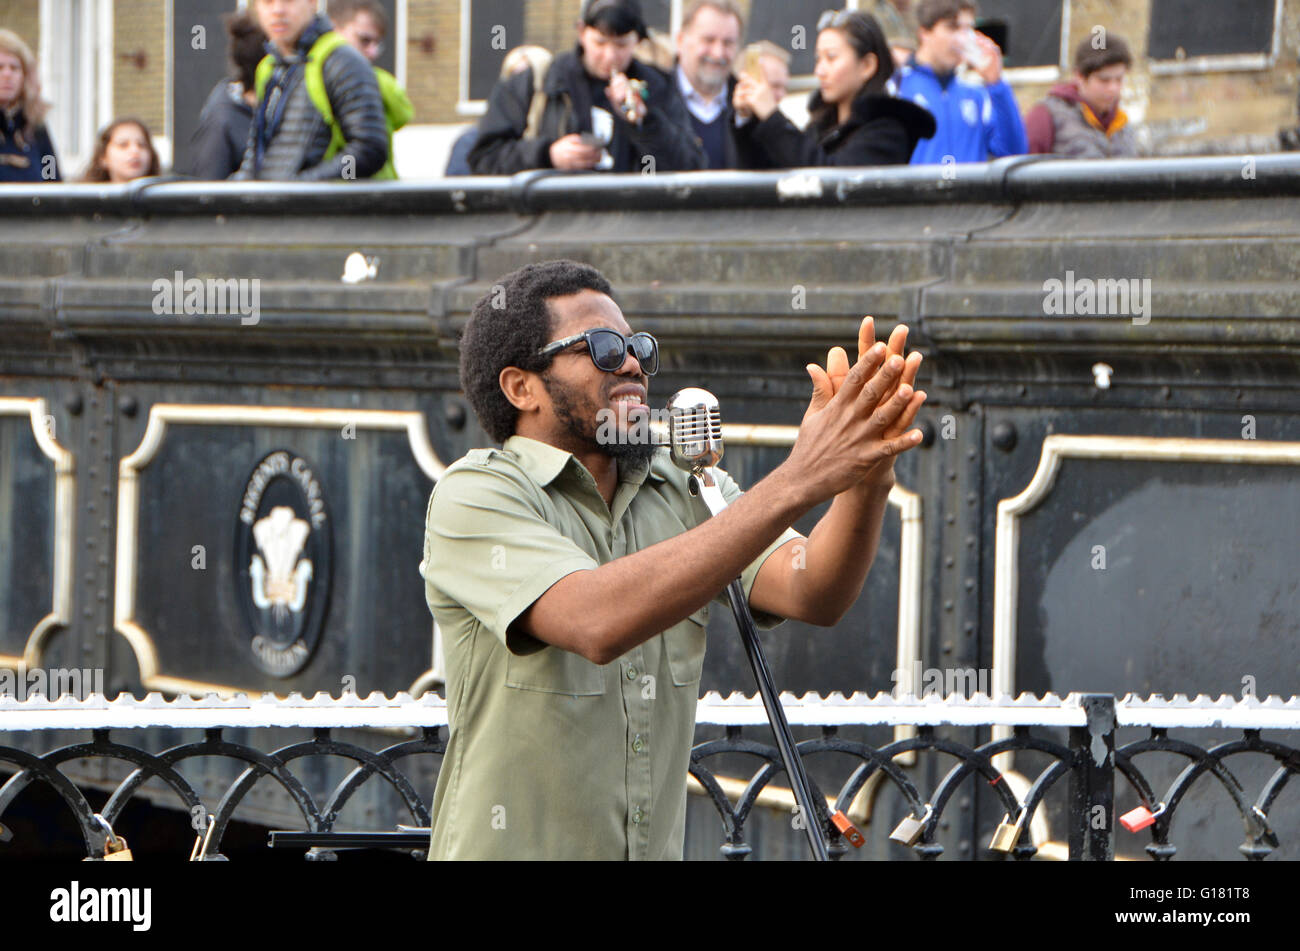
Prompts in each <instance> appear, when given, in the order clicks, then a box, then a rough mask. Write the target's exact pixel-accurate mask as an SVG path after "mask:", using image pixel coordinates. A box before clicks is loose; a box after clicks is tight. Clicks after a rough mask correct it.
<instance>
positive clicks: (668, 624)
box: [420, 261, 925, 859]
mask: <svg viewBox="0 0 1300 951" xmlns="http://www.w3.org/2000/svg"><path fill="white" fill-rule="evenodd" d="M906 337H907V331H906V328H904V327H901V326H900V327H899V328H897V329H896V330H895V331H894V333H893V334H892V335H891V337H890V341H889V343H888V345H886V344H884V343H875V342H874V329H873V325H872V321H871V319H870V318H867V319H866V320H864V321H863V323H862V328H861V331H860V334H859V340H858V346H859V354H858V361H857V363H856V364H854V366H853V367H852V368H851V369H850V367H849V365H848V357H847V355H846V354H845V353H844V351H843V350H842V349H840V348H838V347H837V348H834V349H833V350H832V351H831V353H830V354H829V356H828V359H827V366H826V367H825V368H824V369H823V368H822V367H818V366H816V365H809V366H808V368H807V369H808V373H809V375H810V376H811V377H812V382H813V395H812V401H811V403H810V405H809V407H808V411H807V412H806V414H805V415H804V419H803V422H802V424H801V425H800V427H799V435H798V438H797V440H796V442H795V445H794V448H793V449H792V450H791V452H790V455H789V457H788V458H787V459H786V461H785V462H784V463H782V464H781V465H780V466H778V467H777V468H776V469H775V470H774V471H773V472H772V473H771V474H770V475H768V476H767V477H766V478H765V479H763V480H762V481H760V482H759V483H758V484H757V485H755V486H754V487H753V488H752V489H751V490H750V491H749V492H747V493H744V494H743V495H742V494H741V492H740V489H739V488H738V487H737V486H736V484H735V483H734V482H733V481H732V480H731V479H729V478H728V477H727V476H726V475H725V474H720V479H719V480H720V483H721V486H722V491H723V495H724V496H725V497H726V498H727V499H728V501H729V502H731V503H732V504H731V505H730V507H729V508H727V509H726V510H725V511H724V512H722V513H721V514H720V515H718V516H716V517H713V518H710V517H709V513H708V509H707V508H706V507H705V506H704V503H703V502H702V501H700V500H698V499H692V498H691V496H690V494H689V492H688V490H687V485H686V480H687V474H686V473H684V472H682V471H681V470H679V469H678V468H676V467H675V466H674V465H673V464H672V462H671V460H670V459H669V457H668V453H667V452H666V451H665V450H663V449H657V448H655V447H651V446H647V445H644V444H641V443H640V442H638V441H636V440H633V439H629V438H626V437H627V436H628V427H629V425H631V424H633V423H635V421H636V420H637V418H638V416H639V415H641V414H645V413H647V412H648V410H647V404H648V399H649V393H648V388H649V382H650V377H652V376H654V374H655V373H656V372H657V370H658V368H659V348H658V344H657V343H656V341H655V340H654V338H653V337H651V336H650V335H648V334H644V333H638V334H634V333H633V332H632V330H631V328H630V327H629V326H628V324H627V321H626V320H625V319H624V318H623V313H622V311H621V310H620V309H619V306H618V304H616V303H615V302H614V299H613V289H612V288H611V287H610V285H609V283H608V282H607V281H606V280H605V279H604V277H602V276H601V274H600V273H599V272H598V271H596V270H595V269H594V268H591V267H589V266H587V265H583V264H577V263H575V262H572V261H550V262H546V263H543V264H533V265H529V266H527V267H524V268H521V269H520V270H518V271H516V272H514V273H513V274H510V275H508V276H506V277H505V278H503V279H501V280H500V281H498V282H497V284H496V286H495V287H494V289H493V291H492V292H491V293H489V294H487V295H485V296H484V297H483V298H482V299H481V300H479V301H478V303H477V304H476V305H475V307H474V310H473V313H472V315H471V317H470V320H469V322H468V324H467V325H466V327H465V330H464V334H463V336H462V339H461V352H460V375H461V385H462V387H463V389H464V392H465V394H466V396H467V397H468V398H469V401H470V403H471V404H472V405H473V407H474V410H475V412H476V413H477V415H478V418H479V421H480V422H481V424H482V425H483V428H484V429H485V430H486V431H487V433H488V435H490V436H491V437H492V438H493V439H495V440H498V441H500V442H502V443H503V446H502V448H501V449H476V450H473V451H471V452H470V453H468V454H467V455H466V456H465V457H464V458H462V459H460V460H458V461H457V462H456V463H455V464H454V465H452V466H451V467H450V468H448V470H447V472H446V473H445V475H444V476H443V478H442V480H441V481H440V482H439V483H438V485H437V487H436V488H435V489H434V492H433V495H432V497H431V498H430V500H429V509H428V515H427V523H426V532H425V543H424V560H423V561H422V562H421V565H420V570H421V574H422V575H423V577H424V579H425V588H426V596H427V599H428V602H429V607H430V609H431V610H432V611H433V614H434V617H435V618H436V619H437V621H438V624H439V626H440V627H441V630H442V632H443V637H444V644H445V650H446V661H447V706H448V715H449V718H450V723H451V733H450V740H449V742H448V746H447V753H446V756H445V757H444V759H443V763H442V770H441V772H440V774H439V776H438V785H437V791H436V793H435V795H434V805H433V834H432V841H431V847H430V851H429V857H430V858H431V859H507V858H518V859H680V858H681V857H682V843H683V838H684V834H685V816H686V778H687V767H688V763H689V758H690V749H691V743H692V740H693V738H694V728H695V705H696V700H697V697H698V693H699V681H700V673H701V671H702V669H703V663H704V646H705V644H704V642H705V626H706V622H707V608H708V605H709V603H710V602H711V601H712V600H714V599H715V598H717V597H718V596H719V595H720V594H721V593H722V592H723V589H724V588H725V587H726V585H727V584H728V583H729V582H730V581H731V580H732V579H734V578H736V577H740V578H741V579H742V582H743V585H744V588H745V593H746V596H747V597H748V599H749V603H750V606H751V608H752V609H753V611H754V615H755V620H756V621H757V622H758V624H759V625H760V626H763V627H772V626H774V625H775V624H777V623H780V621H781V619H783V618H796V619H799V620H802V621H806V622H809V623H812V624H820V625H832V624H835V623H836V622H837V621H838V620H839V619H840V618H841V617H842V616H843V615H844V613H845V612H846V611H847V610H848V608H849V607H850V605H852V604H853V602H854V601H855V600H856V599H857V597H858V594H859V592H860V591H861V589H862V584H863V582H864V580H865V579H866V574H867V570H868V568H869V567H870V564H871V561H872V559H873V558H874V556H875V551H876V545H877V543H878V541H879V538H880V525H881V520H882V518H883V515H884V510H885V504H886V499H887V497H888V495H889V490H890V487H891V486H893V484H894V459H895V457H896V456H897V455H898V454H899V453H902V452H904V451H906V450H908V449H910V448H912V447H914V446H916V445H917V444H918V443H919V442H920V440H921V434H920V432H919V431H917V430H909V428H908V427H909V426H911V424H912V421H913V419H914V418H915V417H916V413H917V411H918V410H919V409H920V407H921V404H922V402H924V400H925V394H924V393H922V392H920V391H915V390H914V389H913V383H914V381H915V379H916V373H917V370H918V368H919V367H920V363H921V357H920V354H916V353H913V354H911V355H909V356H907V357H906V359H905V358H904V356H903V347H904V344H905V342H906ZM610 420H617V421H618V423H617V426H616V427H615V429H616V433H617V436H618V437H622V438H613V439H611V438H609V436H610V432H611V427H609V426H607V425H605V424H606V423H607V422H608V421H610ZM828 499H833V502H832V504H831V506H830V509H829V510H828V511H827V513H826V515H825V516H823V518H822V519H821V520H820V521H819V522H818V523H817V525H816V527H815V528H814V529H813V531H812V532H811V534H810V535H809V537H808V538H807V539H804V538H803V537H802V536H800V535H799V534H798V533H796V532H794V531H793V530H792V529H791V528H790V526H791V525H792V524H793V523H794V522H795V521H796V520H797V519H798V518H800V517H801V516H802V515H804V514H805V513H806V512H808V511H809V510H810V509H812V508H813V507H814V506H816V505H818V504H819V503H821V502H824V501H826V500H828Z"/></svg>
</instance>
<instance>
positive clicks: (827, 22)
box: [817, 10, 856, 32]
mask: <svg viewBox="0 0 1300 951" xmlns="http://www.w3.org/2000/svg"><path fill="white" fill-rule="evenodd" d="M855 12H856V11H854V10H827V11H826V12H825V13H823V14H822V15H821V19H819V20H818V21H817V30H818V32H820V31H822V30H828V29H830V30H838V29H839V28H840V27H842V26H843V25H844V24H845V23H848V22H849V17H850V16H852V15H853V14H854V13H855Z"/></svg>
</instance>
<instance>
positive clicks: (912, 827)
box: [889, 802, 934, 845]
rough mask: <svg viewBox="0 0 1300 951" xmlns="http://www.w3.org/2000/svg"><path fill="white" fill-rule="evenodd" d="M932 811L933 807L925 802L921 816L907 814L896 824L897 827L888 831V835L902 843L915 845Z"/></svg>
mask: <svg viewBox="0 0 1300 951" xmlns="http://www.w3.org/2000/svg"><path fill="white" fill-rule="evenodd" d="M933 811H934V808H933V807H932V806H931V805H930V804H929V803H928V802H927V803H926V804H925V812H924V814H922V816H921V818H919V819H918V818H916V816H913V815H908V816H907V817H905V818H904V819H903V821H902V822H900V823H899V824H898V828H896V829H895V830H894V831H893V832H891V833H889V837H890V838H891V839H893V840H894V841H895V842H901V843H902V844H903V845H916V843H917V842H919V841H920V840H921V833H922V832H924V831H925V824H926V823H927V822H929V821H930V813H932V812H933Z"/></svg>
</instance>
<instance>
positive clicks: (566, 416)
mask: <svg viewBox="0 0 1300 951" xmlns="http://www.w3.org/2000/svg"><path fill="white" fill-rule="evenodd" d="M624 382H627V381H626V380H622V381H620V380H617V379H611V382H610V385H609V386H606V387H602V389H605V390H612V389H614V387H615V386H620V385H622V383H624ZM542 385H543V386H544V387H546V393H547V395H548V396H550V398H551V405H552V407H553V408H554V410H555V418H556V419H557V420H559V422H560V424H561V425H562V426H563V427H564V432H565V434H566V435H567V436H568V438H569V442H570V444H571V445H572V446H575V447H577V448H579V449H581V450H583V451H594V452H601V453H604V454H605V455H606V456H609V458H611V459H614V460H616V461H618V462H626V463H631V464H633V465H641V464H643V463H644V464H649V462H650V460H651V459H652V458H654V454H655V449H656V448H657V447H656V446H654V445H652V444H651V442H650V429H649V425H648V424H649V415H648V414H646V415H643V416H642V417H641V418H639V419H637V420H633V421H631V422H630V423H628V424H627V425H626V426H620V427H619V429H618V430H617V435H618V437H619V438H617V439H602V438H600V434H599V433H598V432H597V419H598V416H599V414H600V410H601V409H602V408H603V409H609V405H608V403H606V404H605V405H604V406H603V407H597V406H596V405H595V404H593V403H592V401H591V400H590V399H587V398H585V396H584V394H582V393H581V392H580V391H578V390H577V389H575V388H572V387H569V386H566V385H565V384H563V383H560V382H558V381H557V380H555V379H553V378H552V377H551V376H550V374H545V375H543V376H542ZM619 416H620V417H623V413H619ZM621 421H622V419H621V418H620V422H621Z"/></svg>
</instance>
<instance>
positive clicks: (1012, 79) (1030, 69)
mask: <svg viewBox="0 0 1300 951" xmlns="http://www.w3.org/2000/svg"><path fill="white" fill-rule="evenodd" d="M1062 73H1063V71H1062V69H1061V68H1060V67H1059V66H1017V67H1015V68H1013V69H1004V70H1002V78H1003V79H1005V80H1006V81H1007V82H1008V83H1010V84H1011V85H1012V86H1022V85H1030V84H1033V83H1054V82H1056V81H1057V80H1059V79H1061V77H1062Z"/></svg>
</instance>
